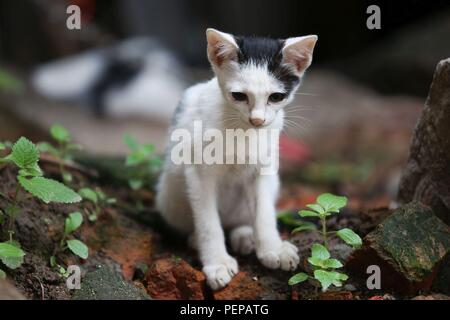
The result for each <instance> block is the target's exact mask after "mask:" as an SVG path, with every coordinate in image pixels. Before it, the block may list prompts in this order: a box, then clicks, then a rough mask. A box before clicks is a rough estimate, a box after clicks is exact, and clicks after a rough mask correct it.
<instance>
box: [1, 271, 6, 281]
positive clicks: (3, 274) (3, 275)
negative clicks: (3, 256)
mask: <svg viewBox="0 0 450 320" xmlns="http://www.w3.org/2000/svg"><path fill="white" fill-rule="evenodd" d="M5 278H6V273H5V271H3V270H2V269H0V279H5Z"/></svg>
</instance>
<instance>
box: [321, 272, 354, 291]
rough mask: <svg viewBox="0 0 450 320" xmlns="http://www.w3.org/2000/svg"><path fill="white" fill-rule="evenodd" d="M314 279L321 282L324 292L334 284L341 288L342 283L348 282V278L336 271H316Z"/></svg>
mask: <svg viewBox="0 0 450 320" xmlns="http://www.w3.org/2000/svg"><path fill="white" fill-rule="evenodd" d="M314 278H315V279H317V280H318V281H319V282H320V284H321V286H322V291H326V290H327V289H328V287H329V286H331V285H332V284H337V286H341V285H342V281H346V280H347V279H348V276H347V275H345V274H343V273H340V272H336V271H326V270H315V271H314Z"/></svg>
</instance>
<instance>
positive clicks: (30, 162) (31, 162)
mask: <svg viewBox="0 0 450 320" xmlns="http://www.w3.org/2000/svg"><path fill="white" fill-rule="evenodd" d="M0 162H3V163H9V164H13V165H15V166H16V167H17V168H18V173H17V181H18V183H17V186H16V189H15V191H14V195H13V197H12V199H10V201H9V204H8V205H7V206H6V208H5V209H4V213H3V212H2V213H1V214H0V216H2V219H0V221H2V222H4V220H5V218H7V219H8V220H9V224H8V226H7V232H8V233H9V242H8V243H9V244H10V245H13V246H15V247H17V248H19V249H20V244H18V243H17V242H15V241H14V240H13V234H14V231H13V227H14V222H15V218H16V217H17V215H18V214H19V213H20V201H21V199H20V194H21V192H23V191H24V190H25V191H27V192H29V193H30V194H31V195H33V196H35V197H36V198H38V199H40V200H42V201H43V202H45V203H50V202H57V203H74V202H79V201H81V197H80V196H79V195H78V194H77V193H76V192H75V191H73V190H72V189H70V188H68V187H66V186H65V185H63V184H62V183H60V182H58V181H55V180H51V179H47V178H44V177H43V173H42V170H41V169H40V167H39V164H38V162H39V151H38V149H37V147H36V145H34V144H33V143H32V142H31V141H29V140H28V139H26V138H24V137H21V138H20V139H19V140H17V142H16V143H15V144H14V145H13V146H12V148H11V153H10V154H9V155H7V156H6V157H3V158H0ZM5 198H7V197H5ZM7 258H8V257H7ZM15 258H16V259H14V258H13V263H10V264H11V265H13V266H16V267H18V266H20V264H21V261H22V260H21V259H19V258H18V257H15ZM2 261H3V260H2ZM19 262H20V263H19ZM3 263H4V264H6V265H7V266H8V263H5V261H3Z"/></svg>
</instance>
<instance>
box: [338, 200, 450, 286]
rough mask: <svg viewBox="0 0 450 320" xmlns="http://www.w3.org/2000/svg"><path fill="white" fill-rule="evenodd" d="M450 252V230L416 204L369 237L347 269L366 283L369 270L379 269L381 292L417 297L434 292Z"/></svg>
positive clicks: (395, 216) (395, 215) (380, 226)
mask: <svg viewBox="0 0 450 320" xmlns="http://www.w3.org/2000/svg"><path fill="white" fill-rule="evenodd" d="M449 252H450V227H449V226H447V225H446V224H444V223H443V222H442V221H441V220H440V219H439V218H437V217H436V216H435V215H434V214H433V211H432V210H431V209H429V208H428V207H426V206H424V205H422V204H419V203H417V202H413V203H410V204H408V205H405V206H403V207H400V208H399V209H397V210H395V211H394V213H393V214H392V215H391V216H389V217H388V218H386V220H384V221H383V222H382V223H381V224H380V225H379V226H378V227H377V228H376V229H375V230H374V231H373V232H371V233H369V234H368V235H367V236H366V237H365V238H364V246H363V248H361V249H359V250H356V251H355V252H354V253H353V254H352V256H351V257H350V258H349V260H348V261H347V264H346V268H347V269H348V270H349V271H350V272H351V273H353V274H357V275H359V276H361V277H362V278H364V279H366V278H367V277H368V275H367V273H366V270H367V267H368V266H370V265H378V266H379V267H380V269H381V289H382V290H393V291H396V292H402V293H406V294H414V293H416V292H418V291H419V290H429V289H430V288H431V285H432V284H433V281H434V280H435V277H436V274H437V271H438V269H439V266H440V264H441V263H442V262H443V259H444V257H445V255H446V254H448V253H449Z"/></svg>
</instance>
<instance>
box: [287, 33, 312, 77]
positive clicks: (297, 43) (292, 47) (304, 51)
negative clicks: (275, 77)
mask: <svg viewBox="0 0 450 320" xmlns="http://www.w3.org/2000/svg"><path fill="white" fill-rule="evenodd" d="M317 39H318V37H317V36H316V35H311V36H304V37H296V38H288V39H286V40H285V42H284V47H283V50H282V52H283V63H285V64H288V65H290V66H292V67H293V68H294V70H295V71H296V72H297V73H299V74H302V73H303V72H305V70H306V69H307V68H308V67H309V66H310V65H311V62H312V55H313V51H314V46H315V45H316V41H317Z"/></svg>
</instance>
